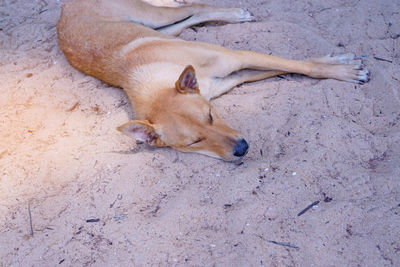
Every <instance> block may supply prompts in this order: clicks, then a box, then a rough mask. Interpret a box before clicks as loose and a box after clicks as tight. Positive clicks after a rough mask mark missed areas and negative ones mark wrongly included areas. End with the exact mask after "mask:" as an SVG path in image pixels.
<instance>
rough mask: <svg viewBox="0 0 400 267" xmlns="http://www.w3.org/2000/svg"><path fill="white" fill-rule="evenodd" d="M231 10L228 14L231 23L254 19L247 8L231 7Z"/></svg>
mask: <svg viewBox="0 0 400 267" xmlns="http://www.w3.org/2000/svg"><path fill="white" fill-rule="evenodd" d="M231 10H232V12H231V14H230V16H231V19H230V22H232V23H237V22H250V21H255V17H254V15H253V13H251V12H250V11H249V10H247V9H243V8H232V9H231Z"/></svg>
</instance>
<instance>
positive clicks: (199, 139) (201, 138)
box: [188, 137, 205, 146]
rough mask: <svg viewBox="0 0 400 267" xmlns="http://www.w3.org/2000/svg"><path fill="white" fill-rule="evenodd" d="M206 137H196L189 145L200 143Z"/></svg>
mask: <svg viewBox="0 0 400 267" xmlns="http://www.w3.org/2000/svg"><path fill="white" fill-rule="evenodd" d="M204 139H205V138H203V137H200V138H198V139H196V140H195V141H194V142H192V143H190V144H188V146H192V145H195V144H198V143H200V142H201V141H203V140H204Z"/></svg>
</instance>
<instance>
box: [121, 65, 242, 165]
mask: <svg viewBox="0 0 400 267" xmlns="http://www.w3.org/2000/svg"><path fill="white" fill-rule="evenodd" d="M146 119H147V120H135V121H130V122H128V123H125V124H124V125H122V126H121V127H119V128H118V130H120V131H121V132H123V133H125V134H127V135H129V136H132V137H134V138H136V139H137V140H138V141H142V142H145V143H147V144H150V145H155V146H169V147H172V148H175V149H177V150H179V151H183V152H197V153H201V154H205V155H208V156H212V157H216V158H221V159H224V160H227V161H240V160H241V159H242V158H243V157H244V155H246V153H247V150H248V144H247V142H246V140H245V139H244V138H243V137H242V135H241V134H240V133H239V132H237V131H235V130H233V129H232V128H230V127H229V126H228V125H227V124H226V123H225V122H224V121H223V120H222V119H220V117H219V116H218V115H217V114H216V112H215V110H214V108H213V107H212V106H211V104H210V103H209V102H208V101H207V100H206V99H205V98H204V97H203V96H201V95H200V90H199V87H198V84H197V80H196V75H195V71H194V68H193V67H192V66H188V67H186V69H185V70H184V71H183V73H182V74H181V76H180V77H179V79H178V81H177V82H176V84H175V88H173V90H172V89H168V90H161V91H160V92H159V94H158V95H157V97H156V98H155V99H154V101H153V104H152V106H151V108H150V111H149V112H148V114H147V115H146Z"/></svg>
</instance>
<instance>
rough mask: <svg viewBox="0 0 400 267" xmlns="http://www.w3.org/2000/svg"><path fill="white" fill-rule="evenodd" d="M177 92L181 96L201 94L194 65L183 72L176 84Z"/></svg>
mask: <svg viewBox="0 0 400 267" xmlns="http://www.w3.org/2000/svg"><path fill="white" fill-rule="evenodd" d="M175 87H176V90H178V92H179V93H181V94H200V90H199V85H198V83H197V79H196V73H195V71H194V68H193V66H192V65H189V66H187V67H186V68H185V70H184V71H183V72H182V74H181V76H180V77H179V79H178V80H177V81H176V83H175Z"/></svg>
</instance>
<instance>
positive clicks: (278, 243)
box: [267, 240, 299, 248]
mask: <svg viewBox="0 0 400 267" xmlns="http://www.w3.org/2000/svg"><path fill="white" fill-rule="evenodd" d="M267 242H269V243H272V244H275V245H279V246H284V247H289V248H299V247H298V246H296V245H293V244H290V243H286V242H278V241H274V240H267Z"/></svg>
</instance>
